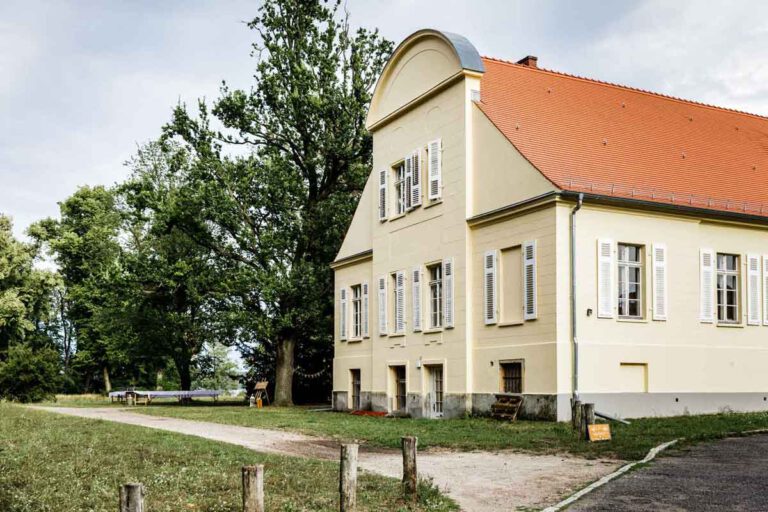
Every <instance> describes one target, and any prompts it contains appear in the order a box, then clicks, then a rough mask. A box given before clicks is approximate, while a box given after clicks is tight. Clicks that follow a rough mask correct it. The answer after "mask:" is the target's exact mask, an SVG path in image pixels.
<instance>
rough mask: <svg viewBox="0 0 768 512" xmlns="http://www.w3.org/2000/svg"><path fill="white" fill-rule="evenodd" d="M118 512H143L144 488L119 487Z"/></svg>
mask: <svg viewBox="0 0 768 512" xmlns="http://www.w3.org/2000/svg"><path fill="white" fill-rule="evenodd" d="M120 512H144V486H143V485H141V484H124V485H121V486H120Z"/></svg>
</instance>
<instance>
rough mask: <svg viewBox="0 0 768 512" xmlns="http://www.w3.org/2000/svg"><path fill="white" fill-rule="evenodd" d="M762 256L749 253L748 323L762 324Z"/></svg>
mask: <svg viewBox="0 0 768 512" xmlns="http://www.w3.org/2000/svg"><path fill="white" fill-rule="evenodd" d="M760 309H761V306H760V256H758V255H757V254H747V324H748V325H760Z"/></svg>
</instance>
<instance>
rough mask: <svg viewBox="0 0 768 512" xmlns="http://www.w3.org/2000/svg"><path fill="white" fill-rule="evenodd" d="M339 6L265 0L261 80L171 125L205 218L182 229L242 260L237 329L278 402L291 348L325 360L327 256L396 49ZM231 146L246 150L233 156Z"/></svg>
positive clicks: (343, 221)
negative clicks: (269, 369) (370, 111)
mask: <svg viewBox="0 0 768 512" xmlns="http://www.w3.org/2000/svg"><path fill="white" fill-rule="evenodd" d="M339 5H340V3H339V2H338V1H336V2H332V3H329V2H324V1H319V0H281V1H277V0H268V1H267V2H265V3H264V5H263V6H262V7H261V8H260V11H259V15H258V16H257V17H256V18H255V19H254V20H253V21H252V22H251V23H250V24H249V27H250V28H251V29H253V30H254V31H255V33H256V36H257V41H256V43H255V44H254V45H253V55H254V56H255V57H256V59H257V63H256V69H255V73H254V79H255V83H254V85H253V87H252V88H251V90H249V91H243V90H232V89H229V88H228V87H227V86H226V85H225V86H224V87H223V90H222V97H221V98H220V99H219V100H218V101H217V102H216V103H215V105H214V107H213V109H212V114H213V117H214V118H215V119H216V120H217V124H221V125H223V127H224V129H223V130H222V131H219V130H215V129H213V128H212V127H211V123H210V122H211V116H210V114H209V109H208V108H207V106H206V105H205V103H203V102H200V103H199V115H198V116H193V115H191V114H190V113H189V112H188V111H187V109H186V108H185V107H184V106H179V107H178V108H177V109H176V110H175V112H174V116H173V121H172V122H171V123H170V124H169V125H168V126H167V127H166V130H165V136H166V139H179V140H182V141H183V142H184V143H185V144H186V145H187V147H188V148H189V150H190V152H191V153H192V154H193V155H194V163H193V165H192V166H191V168H190V169H189V171H190V172H189V175H188V182H189V184H190V188H189V193H188V205H189V208H190V209H191V210H193V211H194V212H195V214H199V215H200V216H201V218H202V219H203V221H201V222H198V223H197V224H194V223H189V224H188V226H193V225H194V226H195V228H194V229H192V228H189V231H188V232H189V234H190V236H191V237H192V238H193V239H194V240H195V241H196V242H197V243H199V244H201V245H203V246H205V247H207V248H209V249H210V250H211V251H213V252H214V253H215V254H216V255H217V257H218V258H219V259H221V260H224V261H228V262H230V264H231V265H232V266H233V267H236V268H237V272H236V273H235V274H234V278H233V283H234V284H233V287H236V290H237V294H238V296H239V299H238V301H239V304H240V306H241V309H242V311H243V315H242V318H243V324H242V328H243V330H245V331H249V332H251V333H252V336H253V339H254V340H255V341H256V342H257V344H258V345H257V349H256V351H255V352H254V354H255V355H256V356H257V357H264V358H266V359H268V360H271V361H274V368H275V383H276V390H275V396H276V403H278V404H291V403H292V402H293V381H294V379H293V376H294V371H295V369H296V368H295V367H296V363H297V361H296V358H297V357H298V363H299V366H301V367H303V368H304V369H305V370H306V371H316V370H319V369H323V368H328V367H329V366H330V358H331V357H332V353H331V352H332V324H333V304H332V297H333V286H332V280H333V279H332V273H331V270H330V268H329V266H328V265H329V263H330V262H331V261H332V260H333V258H334V257H335V255H336V253H337V251H338V248H339V246H340V244H341V241H342V239H343V236H344V233H345V230H346V227H347V225H348V223H349V220H350V219H351V216H352V214H353V213H354V208H355V205H356V203H357V200H358V198H359V195H360V193H361V191H362V189H363V187H364V185H365V180H366V178H367V176H368V173H369V171H370V166H371V153H372V142H371V137H370V134H369V133H368V132H367V131H366V129H365V117H366V112H367V108H368V105H369V102H370V99H371V92H372V89H373V86H374V84H375V80H376V79H377V77H378V75H379V73H380V71H381V69H382V68H383V66H384V64H385V62H386V60H387V58H388V56H389V54H390V52H391V49H392V44H391V43H390V42H389V41H386V40H384V39H383V38H382V37H380V36H379V34H378V32H377V31H373V32H371V31H368V30H365V29H358V30H356V31H353V30H351V29H350V27H349V24H348V20H347V18H346V17H345V15H344V14H343V13H342V12H341V10H340V8H339ZM233 145H234V146H246V147H248V148H249V150H250V154H248V155H247V156H232V152H230V151H228V148H229V147H231V146H233ZM241 154H242V152H241ZM227 155H229V156H227ZM297 346H299V347H300V350H299V351H297V350H296V348H297Z"/></svg>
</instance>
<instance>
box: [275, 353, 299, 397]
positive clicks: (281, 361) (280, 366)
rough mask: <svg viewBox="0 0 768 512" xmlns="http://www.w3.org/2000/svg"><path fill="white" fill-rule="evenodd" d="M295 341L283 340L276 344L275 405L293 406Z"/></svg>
mask: <svg viewBox="0 0 768 512" xmlns="http://www.w3.org/2000/svg"><path fill="white" fill-rule="evenodd" d="M295 349H296V340H294V339H293V338H285V339H281V340H278V342H277V364H276V368H275V405H282V406H287V405H293V354H294V351H295Z"/></svg>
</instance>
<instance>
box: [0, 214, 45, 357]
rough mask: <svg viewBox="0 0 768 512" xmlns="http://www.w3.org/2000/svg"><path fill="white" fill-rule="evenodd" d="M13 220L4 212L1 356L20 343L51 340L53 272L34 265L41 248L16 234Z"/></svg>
mask: <svg viewBox="0 0 768 512" xmlns="http://www.w3.org/2000/svg"><path fill="white" fill-rule="evenodd" d="M12 228H13V225H12V223H11V219H10V218H9V217H7V216H5V215H2V214H0V358H2V357H4V354H5V353H6V352H7V351H8V349H9V348H10V347H11V346H12V345H14V344H17V343H23V342H38V343H42V344H45V343H46V342H47V341H48V337H47V334H46V332H45V331H46V325H47V324H48V322H49V319H50V318H49V315H50V309H49V302H50V297H51V294H52V293H53V290H54V288H55V286H56V276H55V275H54V274H53V273H52V272H48V271H45V270H39V269H36V268H35V267H34V261H35V257H36V255H37V248H36V246H34V245H33V244H27V243H24V242H21V241H19V240H17V239H16V238H15V237H14V236H13V229H12Z"/></svg>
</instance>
